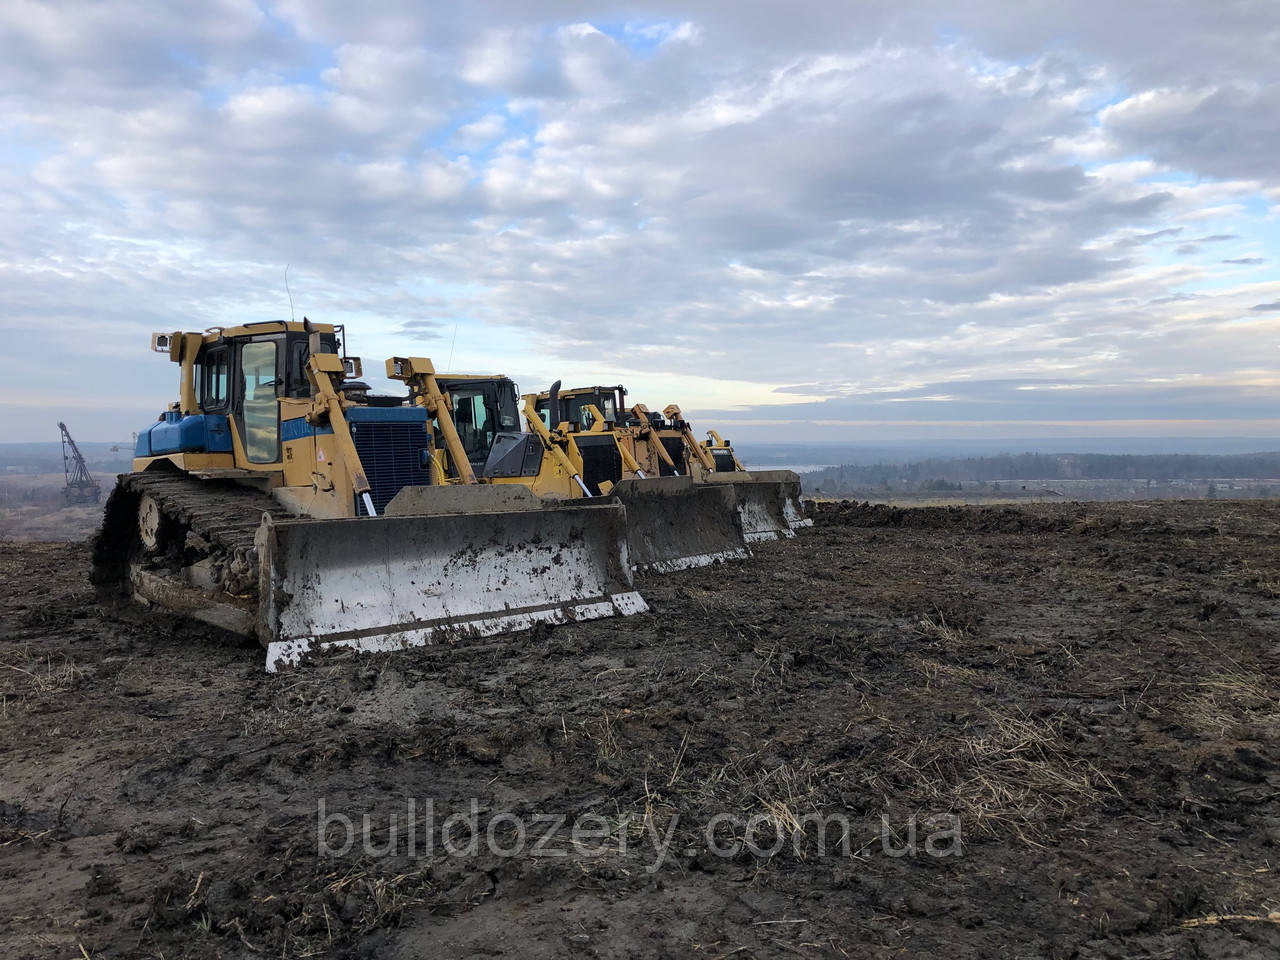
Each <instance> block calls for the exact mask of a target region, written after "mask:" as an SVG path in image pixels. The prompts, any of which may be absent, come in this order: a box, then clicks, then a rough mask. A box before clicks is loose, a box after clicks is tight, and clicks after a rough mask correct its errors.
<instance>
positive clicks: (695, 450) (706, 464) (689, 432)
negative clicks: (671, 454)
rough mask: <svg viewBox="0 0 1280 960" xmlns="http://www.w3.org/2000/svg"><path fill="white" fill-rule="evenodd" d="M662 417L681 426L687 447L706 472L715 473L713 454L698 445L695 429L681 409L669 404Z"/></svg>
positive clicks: (681, 434)
mask: <svg viewBox="0 0 1280 960" xmlns="http://www.w3.org/2000/svg"><path fill="white" fill-rule="evenodd" d="M662 415H663V416H664V417H666V418H667V419H668V420H670V421H671V422H672V423H674V424H679V428H678V429H679V430H680V436H681V437H683V438H684V445H685V447H687V448H688V450H689V452H690V453H692V454H693V455H694V457H695V458H697V460H698V462H699V463H700V464H702V467H703V469H704V470H707V471H708V472H711V473H714V472H715V469H716V462H715V461H714V460H713V459H711V454H709V453H708V452H707V451H706V449H705V448H704V447H703V446H702V444H700V443H698V438H697V437H695V436H694V435H693V428H692V427H690V426H689V424H688V422H687V421H686V420H685V419H684V414H682V413H681V412H680V408H679V407H678V406H677V405H676V404H674V403H671V404H668V405H667V406H666V407H665V408H664V409H663V411H662Z"/></svg>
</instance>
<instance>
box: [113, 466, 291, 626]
mask: <svg viewBox="0 0 1280 960" xmlns="http://www.w3.org/2000/svg"><path fill="white" fill-rule="evenodd" d="M147 496H149V497H151V499H153V500H154V501H155V502H156V504H157V506H158V507H159V509H160V516H161V521H160V529H159V540H160V543H159V545H158V546H157V547H156V548H153V549H150V550H148V549H147V548H145V547H144V546H143V543H142V539H141V536H140V534H139V530H138V509H139V505H140V504H141V502H142V499H143V497H147ZM264 513H268V514H271V517H272V519H275V520H283V519H285V518H287V517H288V516H289V513H288V511H286V510H285V509H284V508H283V507H282V506H281V505H280V504H279V503H277V502H276V501H275V500H273V499H272V498H271V497H270V496H269V495H268V494H265V493H262V492H260V491H258V490H254V489H252V488H249V487H245V486H241V485H239V484H236V483H234V482H232V481H226V480H200V479H197V478H195V477H191V476H187V475H185V474H180V473H177V472H175V471H168V470H154V471H148V472H146V473H130V474H124V475H122V476H121V477H120V478H119V481H118V482H117V484H116V487H115V489H114V490H112V492H111V496H110V498H109V499H108V500H107V506H106V510H105V512H104V514H103V521H102V529H101V530H100V531H99V533H98V536H97V538H96V539H95V541H94V545H93V572H92V580H93V582H94V583H95V584H97V585H98V586H99V587H100V588H103V589H105V590H106V591H108V592H131V590H130V583H131V576H132V574H133V572H134V571H136V570H138V569H142V570H147V571H149V572H152V573H157V574H161V575H163V576H166V577H171V578H173V580H174V581H175V583H180V584H183V585H186V584H188V583H189V577H188V576H187V575H186V571H188V570H190V569H191V568H193V567H195V566H196V565H197V564H201V565H202V566H203V567H204V578H203V579H205V580H206V583H207V585H212V586H214V587H216V588H217V589H218V590H220V591H221V592H222V593H225V594H227V595H229V596H230V597H234V598H238V599H239V600H241V601H242V602H243V601H244V600H247V599H253V598H255V597H256V594H257V590H258V558H257V553H256V551H255V550H254V542H253V538H254V533H255V532H256V531H257V529H258V527H259V525H260V524H261V523H262V515H263V514H264ZM203 561H209V562H208V563H203Z"/></svg>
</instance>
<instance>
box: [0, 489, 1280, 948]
mask: <svg viewBox="0 0 1280 960" xmlns="http://www.w3.org/2000/svg"><path fill="white" fill-rule="evenodd" d="M87 561H88V548H87V547H86V546H84V545H76V544H72V545H66V544H15V543H7V544H3V545H0V582H3V585H4V590H3V596H2V597H0V610H2V611H3V613H2V619H0V697H2V699H0V756H2V760H0V763H2V767H0V769H2V771H3V780H2V782H0V956H4V957H12V958H19V957H69V956H75V957H90V958H99V957H165V958H170V960H172V958H178V957H199V958H212V957H228V958H230V957H308V956H311V957H314V956H337V957H378V958H391V960H397V958H405V960H407V958H417V957H470V956H475V957H481V956H483V957H490V956H502V955H505V956H517V957H560V956H582V957H672V956H688V957H726V956H735V957H749V956H800V957H819V956H833V957H846V956H847V957H881V956H884V957H888V956H939V957H970V956H974V957H976V956H989V957H1042V956H1052V957H1087V958H1095V957H1096V958H1102V957H1116V958H1119V957H1147V956H1150V957H1162V958H1181V957H1186V958H1192V957H1197V958H1199V957H1210V958H1214V957H1224V958H1225V957H1241V958H1243V957H1258V958H1263V957H1268V958H1270V957H1276V956H1280V922H1278V921H1280V914H1278V913H1275V911H1280V874H1278V872H1277V871H1278V870H1280V675H1278V667H1277V664H1278V663H1280V619H1278V616H1277V615H1278V614H1280V503H1275V502H1268V501H1254V502H1239V503H1236V502H1223V501H1217V502H1213V501H1201V502H1185V503H1170V502H1161V503H1147V504H1142V503H1138V504H1108V505H1103V504H1089V505H1085V506H1080V505H1075V504H1059V505H1032V506H1020V507H970V508H925V509H912V510H902V509H895V508H890V507H883V506H877V507H867V506H858V505H855V504H845V505H840V504H833V505H826V506H824V507H823V509H822V512H821V514H820V516H819V518H818V523H817V525H816V526H815V527H814V528H813V529H811V530H809V531H806V532H805V533H804V534H802V535H801V536H800V537H799V538H797V539H796V540H794V541H791V542H789V543H783V544H777V545H770V546H766V547H762V548H761V549H759V550H758V551H757V556H756V558H755V560H754V561H752V562H750V563H746V564H740V565H736V566H726V567H721V568H716V569H708V570H701V571H695V572H691V573H687V574H682V575H678V576H668V577H665V578H655V579H649V580H645V581H644V582H643V583H642V590H643V592H644V594H645V596H646V597H647V598H648V599H649V601H650V603H651V605H652V607H653V610H652V612H651V613H649V614H646V615H642V616H638V617H633V618H630V619H628V620H625V621H623V620H612V621H597V622H594V623H589V624H580V625H572V626H565V627H557V628H554V629H550V630H542V631H537V632H534V633H531V634H525V635H521V636H516V637H511V638H506V639H505V640H502V641H499V642H492V641H490V642H484V643H477V644H474V645H469V646H465V647H463V646H460V647H456V648H448V647H437V648H429V649H426V650H418V651H412V652H407V653H402V654H396V655H388V656H381V657H376V658H375V657H366V658H360V659H341V658H340V659H333V660H329V661H326V662H323V663H319V664H313V665H310V666H308V667H306V668H303V669H300V670H297V671H295V672H292V673H288V674H282V675H279V676H267V675H265V674H263V673H262V672H261V662H262V654H261V651H260V650H258V649H254V648H251V647H246V646H242V645H238V644H235V643H233V642H228V641H227V640H226V639H224V638H218V637H216V636H211V635H209V634H208V632H207V631H204V630H201V629H197V628H195V627H192V626H190V625H185V624H183V623H180V622H177V621H174V620H169V619H166V618H164V617H160V616H156V615H147V614H145V613H141V612H138V611H134V610H129V609H105V608H100V607H98V606H97V605H96V603H95V598H94V596H93V594H92V592H91V589H90V587H89V586H88V585H87V583H86V573H87V570H86V565H87ZM410 800H412V801H413V804H414V807H413V819H414V821H415V822H414V829H415V839H414V845H413V849H412V851H410V849H409V845H408V837H407V836H405V833H406V831H407V824H408V821H409V819H410V817H409V815H408V813H407V811H408V809H409V806H408V805H409V802H410ZM321 801H323V803H324V805H325V806H324V811H325V824H324V826H325V828H326V830H325V831H324V833H323V834H321V833H320V832H319V831H320V826H319V821H320V817H319V805H320V803H321ZM473 801H474V810H475V813H474V827H475V829H476V830H477V832H478V833H479V835H480V836H479V842H478V844H477V847H476V849H475V850H474V851H471V850H469V849H468V845H467V837H468V834H469V832H470V829H471V826H472V824H471V823H469V822H464V823H458V822H455V823H454V824H453V826H452V828H451V830H450V833H449V839H450V841H451V843H452V846H453V849H454V850H455V851H458V853H457V854H456V855H452V854H449V853H447V852H446V851H445V850H444V849H443V846H442V844H443V839H442V837H441V835H440V828H441V824H442V822H443V821H444V820H445V819H446V818H447V817H448V816H449V815H450V814H453V813H461V814H462V815H463V816H462V818H461V819H462V820H463V821H468V820H470V818H471V817H472V814H471V811H472V809H473V806H472V802H473ZM366 813H367V814H368V815H369V825H370V831H369V843H367V844H366V843H365V842H364V840H363V839H362V837H361V836H360V834H361V832H362V831H361V816H362V815H363V814H366ZM344 817H345V818H348V820H346V821H344V820H343V819H342V818H344ZM393 817H394V818H395V819H394V826H395V833H394V834H393V833H392V831H391V828H392V826H393ZM752 818H754V819H752ZM819 818H826V823H825V828H824V825H823V824H820V823H819V822H818V820H819ZM931 818H932V819H931ZM347 822H350V823H351V824H352V832H351V834H350V836H351V838H352V840H353V842H352V843H351V845H350V848H349V849H346V850H343V847H344V846H345V841H346V839H347V837H348V833H347V829H346V823H347ZM561 822H563V826H560V825H559V824H560V823H561ZM575 823H576V826H577V832H576V833H575V832H574V830H573V829H572V828H573V826H574V825H575ZM913 823H914V830H915V843H914V845H913V844H912V842H911V835H912V829H913V826H912V825H913ZM708 825H711V827H712V833H711V836H710V840H709V838H708V833H707V830H708ZM520 831H524V843H523V845H522V844H521V843H520V840H521V836H520ZM748 831H750V834H751V835H750V839H751V840H752V842H753V847H754V849H753V848H752V847H746V846H743V847H742V848H741V849H737V850H736V852H735V847H736V845H737V844H738V842H739V841H741V840H742V839H743V836H744V833H747V832H748ZM428 835H429V836H430V837H431V843H432V849H430V850H428V849H427V841H426V837H427V836H428ZM321 836H322V837H323V843H322V842H321V840H320V838H321ZM490 837H491V838H492V842H490V839H489V838H490ZM655 837H656V838H657V840H656V841H655ZM668 838H669V843H668V842H667V841H668ZM842 840H844V841H846V842H842ZM388 847H391V850H390V851H389V852H388V851H387V849H386V848H388ZM535 848H536V849H535ZM661 849H665V851H666V853H665V857H662V856H659V851H660V850H661ZM508 854H512V855H508ZM1268 915H1270V916H1268Z"/></svg>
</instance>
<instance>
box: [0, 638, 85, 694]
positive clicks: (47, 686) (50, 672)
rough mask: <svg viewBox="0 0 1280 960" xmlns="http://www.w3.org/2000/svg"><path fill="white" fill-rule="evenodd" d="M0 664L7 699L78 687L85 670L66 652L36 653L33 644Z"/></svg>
mask: <svg viewBox="0 0 1280 960" xmlns="http://www.w3.org/2000/svg"><path fill="white" fill-rule="evenodd" d="M15 653H16V654H17V655H16V656H13V657H11V659H10V661H9V662H3V663H0V695H3V696H4V697H5V698H9V697H13V698H14V699H23V698H25V697H37V698H39V697H47V696H54V695H57V694H61V693H66V692H68V691H71V690H74V689H75V688H76V687H77V686H79V684H80V682H81V681H82V680H83V679H84V671H83V670H81V669H80V668H79V667H77V666H76V664H75V661H73V660H72V659H71V658H70V657H68V656H66V655H65V654H62V653H58V654H52V653H47V654H45V655H44V656H43V657H39V656H35V655H34V654H33V652H32V650H31V648H30V647H26V648H24V649H23V650H21V651H15Z"/></svg>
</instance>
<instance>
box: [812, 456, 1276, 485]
mask: <svg viewBox="0 0 1280 960" xmlns="http://www.w3.org/2000/svg"><path fill="white" fill-rule="evenodd" d="M1226 477H1230V478H1235V479H1252V480H1269V479H1276V478H1280V452H1277V453H1248V454H1238V455H1231V456H1210V455H1204V454H1133V455H1126V454H1107V453H1061V454H1042V453H1021V454H1009V455H1001V456H994V457H966V458H963V459H961V458H957V459H950V458H933V459H928V460H920V461H918V462H915V463H876V464H867V465H861V466H843V467H826V468H825V469H822V470H814V471H812V472H810V473H805V474H804V475H803V479H804V486H805V489H806V490H811V491H816V490H823V491H826V492H829V493H838V492H841V491H845V490H848V491H855V490H869V489H889V490H893V489H898V490H959V489H961V487H962V485H966V484H978V483H985V484H993V485H994V484H999V483H1012V482H1014V481H1043V480H1152V481H1157V482H1168V481H1175V480H1204V479H1210V478H1226Z"/></svg>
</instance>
